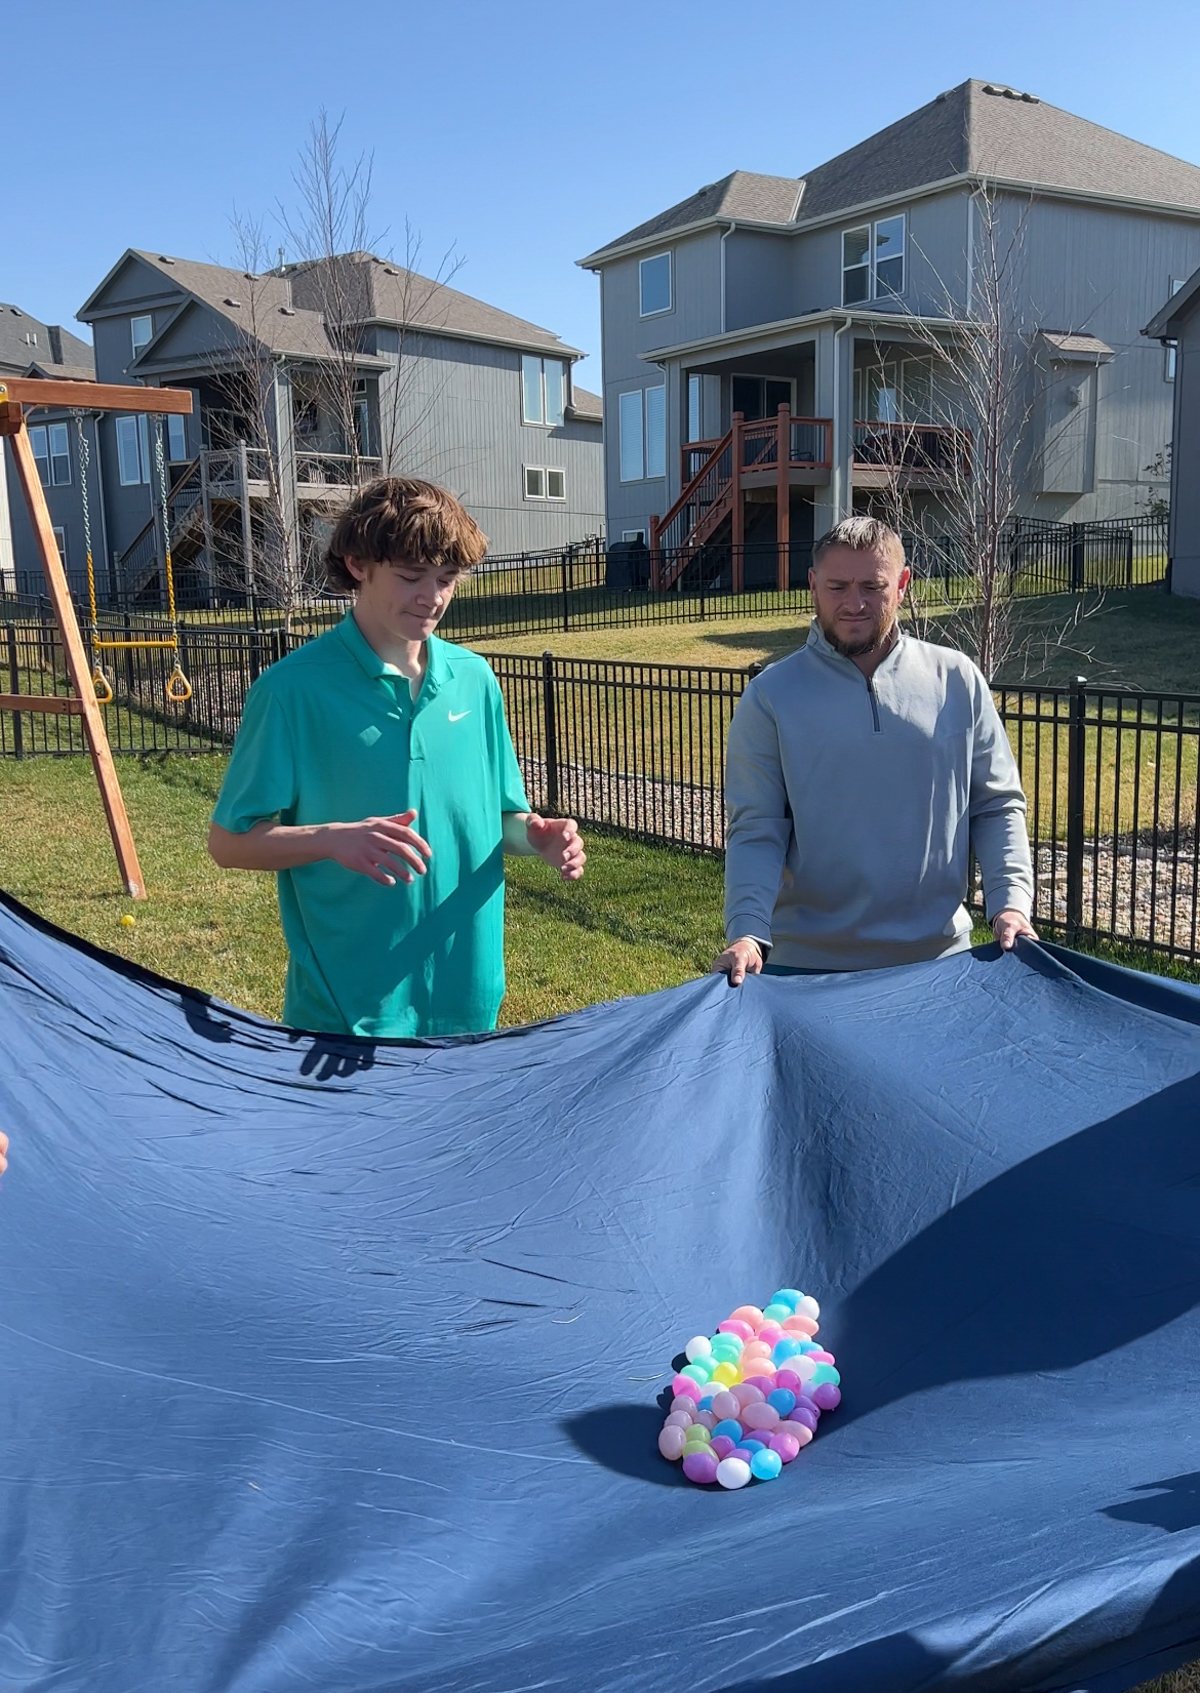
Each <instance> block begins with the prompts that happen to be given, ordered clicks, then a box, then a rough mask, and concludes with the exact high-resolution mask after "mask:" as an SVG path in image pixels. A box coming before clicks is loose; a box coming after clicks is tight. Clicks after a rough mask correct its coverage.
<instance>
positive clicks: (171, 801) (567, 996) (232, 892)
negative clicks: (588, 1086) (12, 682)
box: [0, 757, 721, 1025]
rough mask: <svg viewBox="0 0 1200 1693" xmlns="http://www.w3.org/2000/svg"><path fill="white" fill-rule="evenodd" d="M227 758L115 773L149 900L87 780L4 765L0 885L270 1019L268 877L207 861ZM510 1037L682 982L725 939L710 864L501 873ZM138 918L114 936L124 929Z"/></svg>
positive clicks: (610, 856)
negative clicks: (116, 850)
mask: <svg viewBox="0 0 1200 1693" xmlns="http://www.w3.org/2000/svg"><path fill="white" fill-rule="evenodd" d="M224 763H225V761H224V759H222V758H216V757H212V758H171V757H166V758H154V759H150V760H147V761H145V762H141V761H134V760H128V759H124V760H122V761H121V763H120V767H119V774H120V778H121V785H122V789H123V792H124V794H125V802H126V806H127V808H128V810H129V815H130V821H131V823H132V826H133V832H134V837H135V839H136V841H137V845H138V853H139V856H140V858H141V862H142V870H143V873H144V875H145V879H146V884H147V887H148V889H149V890H150V898H149V899H148V900H146V901H145V902H139V903H136V904H135V903H134V902H133V901H131V900H129V899H127V898H126V897H125V896H124V895H123V894H122V893H121V891H120V884H119V881H118V878H117V873H116V865H115V862H114V859H113V856H112V847H111V845H110V842H109V838H108V832H107V829H106V827H105V824H104V817H103V813H102V811H101V809H100V803H99V798H98V795H97V792H96V786H95V782H94V779H93V777H92V771H91V765H90V764H89V762H88V761H87V760H86V759H83V758H68V759H30V760H26V761H24V762H22V763H16V762H14V761H13V760H4V761H3V762H0V814H2V815H3V817H4V829H3V832H2V834H0V886H3V887H4V888H5V890H6V891H7V892H9V893H11V894H13V895H14V896H15V897H16V898H17V899H20V900H22V901H24V903H25V904H27V905H29V906H31V907H32V908H33V909H34V910H36V911H39V912H41V913H42V914H43V915H45V916H47V917H49V918H51V919H52V921H54V922H55V923H58V924H60V925H61V926H62V927H63V928H65V929H70V930H71V931H72V932H73V933H75V934H78V935H82V936H83V937H84V938H85V939H86V940H89V941H92V942H94V943H95V944H96V945H98V946H103V947H106V948H108V949H109V950H110V951H112V952H117V953H121V954H122V955H123V956H125V957H127V958H131V959H134V960H136V961H137V962H138V963H141V964H145V965H147V966H148V967H149V968H150V969H152V970H157V971H160V972H161V973H162V974H164V975H167V976H171V977H174V978H176V979H178V980H183V981H187V982H190V983H191V984H193V985H194V986H196V987H199V988H202V989H203V990H204V991H205V992H208V993H212V994H215V995H217V996H218V997H219V998H221V999H225V1000H229V1001H231V1002H232V1003H233V1004H235V1005H241V1006H244V1007H246V1008H248V1009H249V1010H253V1011H259V1012H262V1013H264V1014H265V1015H267V1016H269V1017H277V1016H278V1015H279V1009H280V1003H281V999H282V988H283V971H284V948H283V942H282V939H281V936H280V933H279V920H278V916H277V913H276V907H275V891H274V880H273V878H272V877H270V876H256V875H252V874H248V873H240V872H227V871H220V870H218V869H217V868H216V867H215V865H213V864H212V862H211V861H210V860H209V858H208V856H207V854H206V853H205V851H204V838H205V833H206V830H207V823H208V816H209V813H210V811H211V810H212V805H213V801H214V799H215V798H216V793H217V787H218V785H219V782H220V779H221V774H222V771H223V770H224ZM509 872H510V874H509V887H510V897H509V906H508V976H509V994H508V998H507V999H506V1000H505V1004H504V1012H503V1021H504V1023H505V1024H508V1025H511V1024H519V1023H527V1022H534V1021H536V1020H537V1019H539V1018H543V1017H553V1016H557V1015H559V1014H560V1013H562V1012H566V1011H573V1010H578V1009H579V1008H580V1007H581V1006H584V1005H590V1004H594V1003H595V1002H596V1001H599V1000H607V999H613V998H618V997H620V996H622V995H625V994H635V993H646V992H649V991H652V990H654V989H656V988H662V987H670V986H675V985H677V984H678V983H680V982H683V981H686V980H688V978H689V977H691V976H694V975H695V974H696V973H697V972H698V971H701V970H704V969H705V968H707V966H708V965H709V964H710V963H711V962H712V958H713V955H714V952H715V951H716V950H717V947H718V944H719V938H720V933H721V916H720V913H721V866H720V863H719V862H718V861H717V860H716V859H711V858H709V859H704V858H694V857H691V856H689V855H687V854H685V853H670V852H663V851H655V850H654V849H652V848H649V847H641V846H637V845H635V844H633V843H631V842H628V841H623V840H620V839H617V838H614V837H606V838H602V839H597V840H596V841H595V842H594V843H593V851H592V857H591V861H590V863H589V866H588V874H587V877H586V879H585V880H584V881H583V882H582V883H579V884H577V885H575V886H571V887H569V886H565V885H564V884H563V883H561V882H559V881H558V880H556V878H555V877H554V875H553V874H552V872H551V871H550V870H549V869H548V868H547V867H546V866H545V865H543V864H541V863H540V862H538V861H533V860H524V859H514V860H512V861H511V863H510V865H509ZM125 913H130V914H132V915H133V916H134V917H135V925H134V927H133V928H123V927H122V925H121V922H120V919H121V916H122V915H123V914H125Z"/></svg>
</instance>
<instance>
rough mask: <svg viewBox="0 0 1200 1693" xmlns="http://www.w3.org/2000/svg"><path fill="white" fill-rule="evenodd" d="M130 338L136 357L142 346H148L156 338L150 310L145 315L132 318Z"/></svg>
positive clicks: (130, 321)
mask: <svg viewBox="0 0 1200 1693" xmlns="http://www.w3.org/2000/svg"><path fill="white" fill-rule="evenodd" d="M129 338H130V340H131V341H132V343H133V356H134V358H135V359H136V358H137V356H138V354H139V353H140V352H141V350H142V348H143V347H145V346H148V345H149V343H150V342H151V341H152V340H153V338H154V319H153V318H152V317H151V316H150V314H149V312H147V313H146V315H145V317H131V318H130V320H129Z"/></svg>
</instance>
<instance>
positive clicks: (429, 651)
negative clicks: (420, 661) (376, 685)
mask: <svg viewBox="0 0 1200 1693" xmlns="http://www.w3.org/2000/svg"><path fill="white" fill-rule="evenodd" d="M337 627H338V633H339V635H340V636H341V638H342V641H343V643H344V644H345V646H346V647H347V648H348V649H349V651H350V653H351V655H352V656H353V658H354V660H355V662H356V663H357V664H358V665H359V666H360V668H361V669H362V670H363V671H364V672H365V674H366V675H367V676H369V677H370V678H371V679H372V681H379V680H381V679H383V678H384V677H389V678H399V679H400V680H401V681H403V682H405V683H406V684H407V681H408V678H407V677H406V676H404V675H403V673H402V672H401V671H399V670H397V668H396V666H395V665H394V664H388V663H386V661H385V660H384V659H382V658H380V656H379V654H378V653H377V652H376V651H375V648H374V647H373V646H372V645H371V643H370V641H368V640H367V637H366V636H365V635H364V634H363V632H362V630H361V629H360V628H359V626H358V619H357V618H356V617H355V615H354V612H353V611H348V612H347V613H346V615H345V617H344V618H343V619H342V621H341V623H340V624H339V625H338V626H337ZM449 674H450V656H449V652H448V651H447V643H446V642H445V641H441V640H439V639H438V637H437V636H436V635H431V636H430V637H429V639H428V640H427V641H426V643H425V679H424V681H423V682H422V684H421V693H422V695H425V694H436V693H437V691H438V689H439V688H440V687H441V685H442V683H443V682H444V681H445V680H446V678H447V676H448V675H449Z"/></svg>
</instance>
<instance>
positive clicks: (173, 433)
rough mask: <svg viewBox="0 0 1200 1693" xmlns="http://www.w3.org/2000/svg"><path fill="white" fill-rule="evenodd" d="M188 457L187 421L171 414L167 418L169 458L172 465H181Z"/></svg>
mask: <svg viewBox="0 0 1200 1693" xmlns="http://www.w3.org/2000/svg"><path fill="white" fill-rule="evenodd" d="M187 456H188V447H187V420H186V419H185V418H182V417H176V416H174V414H169V415H168V417H167V457H168V458H169V459H170V461H171V463H172V464H181V463H183V461H184V460H185V459H186V458H187Z"/></svg>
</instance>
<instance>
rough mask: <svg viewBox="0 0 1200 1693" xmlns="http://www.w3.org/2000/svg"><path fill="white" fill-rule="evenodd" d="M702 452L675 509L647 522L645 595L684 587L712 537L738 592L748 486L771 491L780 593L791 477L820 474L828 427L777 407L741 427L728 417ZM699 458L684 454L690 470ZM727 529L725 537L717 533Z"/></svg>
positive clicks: (826, 457)
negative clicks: (727, 422) (729, 423)
mask: <svg viewBox="0 0 1200 1693" xmlns="http://www.w3.org/2000/svg"><path fill="white" fill-rule="evenodd" d="M705 446H706V447H707V456H704V457H702V458H701V462H700V464H699V466H698V467H697V468H696V470H695V473H694V474H693V475H692V476H691V478H690V479H689V480H688V481H687V482H686V483H685V485H684V488H683V491H682V492H681V493H680V496H679V498H678V499H677V500H676V501H675V504H674V505H673V506H672V507H671V509H670V510H669V511H668V512H667V514H666V516H665V517H662V518H651V520H650V586H651V588H652V589H654V590H656V591H658V592H665V591H666V590H667V589H670V588H675V589H682V588H684V587H686V586H689V585H690V584H691V579H693V578H694V577H695V576H696V574H697V570H703V568H704V559H705V553H706V550H711V548H712V546H713V543H714V542H715V541H717V539H718V537H719V538H720V541H721V543H722V552H723V553H724V552H725V550H726V548H727V549H728V556H729V561H730V564H731V577H732V587H733V591H734V592H735V593H740V592H741V591H742V589H743V587H744V585H745V582H744V577H745V506H744V502H743V493H744V489H745V488H746V487H747V486H748V485H750V484H754V485H755V486H757V487H760V488H761V487H764V486H768V487H771V486H773V487H774V489H775V509H776V543H777V546H778V557H779V563H778V572H779V582H778V586H779V587H780V588H786V586H787V571H788V543H789V524H790V510H791V503H790V502H791V484H792V477H793V472H802V473H805V474H807V475H808V476H809V477H810V478H811V477H813V476H815V475H819V474H820V473H821V472H823V471H827V470H828V468H829V465H830V462H831V451H832V440H831V430H830V425H829V423H828V421H827V420H826V419H824V418H800V417H793V416H792V415H791V412H790V410H789V408H788V407H787V406H780V408H779V412H778V414H777V415H776V416H775V417H768V418H755V419H754V420H753V421H751V422H749V423H747V421H746V419H745V418H744V417H743V416H742V414H741V413H740V412H735V413H734V417H733V424H732V427H731V428H730V430H729V432H728V434H726V435H724V436H722V438H721V440H719V441H715V442H712V443H707V444H705ZM701 451H702V448H701V446H699V445H697V446H691V447H688V448H686V449H685V452H686V453H687V454H691V455H693V462H694V461H695V457H696V456H699V454H700V453H701ZM797 479H798V480H801V479H802V478H799V477H798V478H797ZM727 522H728V534H727V535H726V534H724V533H723V529H724V526H725V524H726V523H727ZM722 562H723V561H722Z"/></svg>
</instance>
